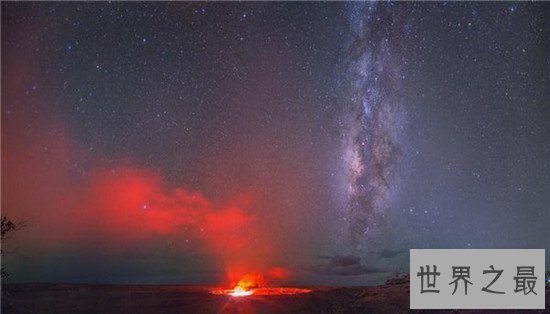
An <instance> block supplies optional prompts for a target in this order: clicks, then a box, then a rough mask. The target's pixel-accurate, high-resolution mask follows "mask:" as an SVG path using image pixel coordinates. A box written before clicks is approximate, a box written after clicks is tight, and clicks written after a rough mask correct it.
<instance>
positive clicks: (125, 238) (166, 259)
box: [1, 2, 550, 285]
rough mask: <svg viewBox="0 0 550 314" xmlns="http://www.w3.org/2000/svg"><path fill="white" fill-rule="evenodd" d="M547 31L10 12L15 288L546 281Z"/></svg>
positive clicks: (334, 19) (549, 237) (507, 6)
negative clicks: (530, 261) (488, 272)
mask: <svg viewBox="0 0 550 314" xmlns="http://www.w3.org/2000/svg"><path fill="white" fill-rule="evenodd" d="M549 14H550V8H549V4H548V3H514V2H503V3H444V2H440V3H412V2H403V3H372V2H371V3H249V2H247V3H205V2H202V3H181V2H179V3H161V2H156V3H152V2H151V3H106V2H104V3H83V2H79V3H46V2H44V3H5V2H3V3H2V30H1V41H2V56H1V57H2V86H1V87H2V95H1V100H2V104H1V105H2V120H1V121H2V126H1V130H2V214H6V215H8V217H10V218H11V219H13V220H15V221H23V222H25V223H26V227H25V228H23V229H21V230H20V231H17V232H16V233H13V234H12V235H11V237H10V239H8V240H9V241H6V242H5V243H2V245H3V248H8V247H9V248H10V249H11V250H14V251H15V253H12V254H8V255H5V256H3V257H2V261H3V266H5V267H6V268H7V271H8V272H9V273H10V277H9V278H8V280H10V281H13V282H18V281H62V282H103V283H218V282H225V281H226V280H227V279H226V278H227V277H229V278H230V279H231V278H232V277H238V276H240V275H242V274H243V273H246V272H250V271H259V272H261V273H262V274H264V276H265V277H266V278H267V280H272V281H273V280H286V281H288V282H293V283H300V284H341V285H366V284H372V283H376V282H379V281H381V280H384V279H385V278H387V277H389V276H391V275H392V274H393V273H394V272H398V271H407V270H408V256H409V253H408V250H409V249H410V248H546V249H547V254H546V260H547V265H548V261H549V260H550V256H549V253H548V252H549V251H548V250H549V249H550V234H549V232H548V230H549V228H548V225H549V223H550V104H549V103H548V102H549V100H550V97H549V96H550V95H549V90H550V89H549V78H550V60H549V57H550V55H549V51H550V45H549V44H550V40H549V39H550V34H549V27H548V26H549V24H548V21H549ZM270 278H271V279H270Z"/></svg>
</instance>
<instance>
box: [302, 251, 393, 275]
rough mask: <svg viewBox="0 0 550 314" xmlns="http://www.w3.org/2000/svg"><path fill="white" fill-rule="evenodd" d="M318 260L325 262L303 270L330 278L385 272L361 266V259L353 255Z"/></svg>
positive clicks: (324, 257)
mask: <svg viewBox="0 0 550 314" xmlns="http://www.w3.org/2000/svg"><path fill="white" fill-rule="evenodd" d="M319 258H320V259H324V260H326V261H325V262H324V263H321V264H317V265H313V266H305V267H303V269H304V270H306V271H309V272H313V273H316V274H321V275H330V276H361V275H366V274H377V273H385V272H386V271H385V270H383V269H380V268H376V267H368V266H365V265H363V264H362V263H361V258H360V257H359V256H355V255H335V256H319Z"/></svg>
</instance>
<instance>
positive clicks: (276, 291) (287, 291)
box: [211, 287, 311, 297]
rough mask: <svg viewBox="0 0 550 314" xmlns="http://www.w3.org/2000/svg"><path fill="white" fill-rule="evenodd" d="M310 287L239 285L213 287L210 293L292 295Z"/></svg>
mask: <svg viewBox="0 0 550 314" xmlns="http://www.w3.org/2000/svg"><path fill="white" fill-rule="evenodd" d="M309 292H311V290H310V289H300V288H284V287H272V288H256V289H251V290H244V289H242V288H240V287H235V289H215V290H212V292H211V293H212V294H216V295H229V296H233V297H245V296H251V295H254V296H268V295H271V296H277V295H294V294H302V293H309Z"/></svg>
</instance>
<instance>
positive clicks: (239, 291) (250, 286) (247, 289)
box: [212, 276, 311, 297]
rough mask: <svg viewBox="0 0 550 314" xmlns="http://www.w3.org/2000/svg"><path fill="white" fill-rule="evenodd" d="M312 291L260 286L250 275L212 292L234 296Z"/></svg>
mask: <svg viewBox="0 0 550 314" xmlns="http://www.w3.org/2000/svg"><path fill="white" fill-rule="evenodd" d="M308 292H311V290H310V289H300V288H283V287H260V286H259V284H258V282H257V281H255V280H251V278H250V277H249V276H245V277H244V278H243V279H241V280H240V281H239V282H238V283H237V285H236V286H235V288H233V289H216V290H213V291H212V294H218V295H230V296H232V297H246V296H250V295H255V296H267V295H293V294H301V293H308Z"/></svg>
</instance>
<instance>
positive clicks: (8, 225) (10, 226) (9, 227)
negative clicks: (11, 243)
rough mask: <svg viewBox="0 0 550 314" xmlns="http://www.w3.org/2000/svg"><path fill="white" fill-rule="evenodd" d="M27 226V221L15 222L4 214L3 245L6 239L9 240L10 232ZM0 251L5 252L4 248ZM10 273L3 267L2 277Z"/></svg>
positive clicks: (0, 236)
mask: <svg viewBox="0 0 550 314" xmlns="http://www.w3.org/2000/svg"><path fill="white" fill-rule="evenodd" d="M24 226H25V223H15V222H13V221H11V220H9V219H8V218H7V217H6V216H2V226H1V235H0V241H1V242H2V245H4V241H5V240H7V236H8V234H9V233H12V232H14V231H17V230H19V229H21V228H23V227H24ZM0 253H4V249H3V248H1V249H0ZM7 276H8V273H7V272H6V271H5V269H4V267H2V278H4V277H7Z"/></svg>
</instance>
